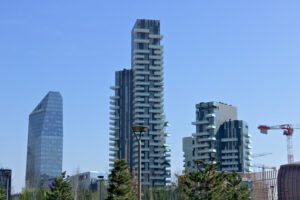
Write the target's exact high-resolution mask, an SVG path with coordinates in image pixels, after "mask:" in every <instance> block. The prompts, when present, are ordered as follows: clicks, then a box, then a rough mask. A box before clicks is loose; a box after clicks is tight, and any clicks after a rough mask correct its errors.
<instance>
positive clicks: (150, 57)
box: [149, 55, 163, 60]
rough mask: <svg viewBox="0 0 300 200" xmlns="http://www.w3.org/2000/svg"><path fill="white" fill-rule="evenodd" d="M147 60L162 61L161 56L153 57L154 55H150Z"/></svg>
mask: <svg viewBox="0 0 300 200" xmlns="http://www.w3.org/2000/svg"><path fill="white" fill-rule="evenodd" d="M149 59H152V60H162V59H163V56H154V55H150V56H149Z"/></svg>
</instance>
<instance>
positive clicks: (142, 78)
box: [133, 76, 145, 81]
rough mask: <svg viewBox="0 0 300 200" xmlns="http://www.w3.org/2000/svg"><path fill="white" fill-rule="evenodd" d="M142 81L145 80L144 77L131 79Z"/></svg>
mask: <svg viewBox="0 0 300 200" xmlns="http://www.w3.org/2000/svg"><path fill="white" fill-rule="evenodd" d="M143 80H145V77H144V76H134V77H133V81H143Z"/></svg>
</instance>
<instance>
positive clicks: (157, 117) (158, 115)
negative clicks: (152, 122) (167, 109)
mask: <svg viewBox="0 0 300 200" xmlns="http://www.w3.org/2000/svg"><path fill="white" fill-rule="evenodd" d="M153 118H155V119H164V115H161V114H156V115H154V116H153Z"/></svg>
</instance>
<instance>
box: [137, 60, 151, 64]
mask: <svg viewBox="0 0 300 200" xmlns="http://www.w3.org/2000/svg"><path fill="white" fill-rule="evenodd" d="M149 64H150V61H149V60H134V61H133V65H149Z"/></svg>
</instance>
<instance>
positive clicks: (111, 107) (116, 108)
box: [109, 106, 120, 110]
mask: <svg viewBox="0 0 300 200" xmlns="http://www.w3.org/2000/svg"><path fill="white" fill-rule="evenodd" d="M109 109H111V110H119V109H120V106H110V107H109Z"/></svg>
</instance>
